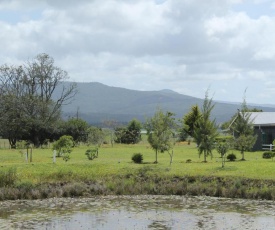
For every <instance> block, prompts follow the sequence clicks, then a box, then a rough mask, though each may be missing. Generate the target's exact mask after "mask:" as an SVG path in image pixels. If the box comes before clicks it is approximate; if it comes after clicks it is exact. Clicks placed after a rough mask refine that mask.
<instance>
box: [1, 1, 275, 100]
mask: <svg viewBox="0 0 275 230" xmlns="http://www.w3.org/2000/svg"><path fill="white" fill-rule="evenodd" d="M40 53H47V54H49V55H50V56H51V57H53V58H54V60H55V64H56V65H57V66H58V67H60V68H62V69H63V70H66V71H67V72H68V74H69V76H70V81H75V82H100V83H103V84H106V85H109V86H115V87H122V88H127V89H135V90H146V91H147V90H149V91H151V90H162V89H170V90H173V91H176V92H178V93H181V94H185V95H189V96H194V97H198V98H204V96H205V93H206V91H207V90H208V94H209V95H210V96H211V97H212V98H213V100H219V101H228V102H242V101H243V99H244V98H245V99H246V102H247V103H258V104H275V102H274V98H275V0H222V1H221V0H207V1H206V0H104V1H102V0H78V1H73V0H58V1H57V0H39V1H37V0H24V1H23V0H0V65H3V64H8V65H20V64H23V63H24V62H26V61H27V60H31V59H32V58H34V57H35V56H36V55H38V54H40Z"/></svg>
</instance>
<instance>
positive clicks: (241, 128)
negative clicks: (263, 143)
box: [232, 99, 257, 160]
mask: <svg viewBox="0 0 275 230" xmlns="http://www.w3.org/2000/svg"><path fill="white" fill-rule="evenodd" d="M250 116H251V113H250V112H248V108H247V106H246V102H245V99H244V101H243V103H242V108H241V111H240V112H239V113H238V115H237V117H236V120H235V121H234V123H233V125H232V126H233V127H232V128H233V131H234V138H235V141H234V147H235V149H237V150H239V151H240V152H241V154H242V159H241V160H245V158H244V152H245V151H249V150H251V149H252V148H253V146H254V144H255V142H256V139H257V135H253V134H254V126H253V120H252V119H250Z"/></svg>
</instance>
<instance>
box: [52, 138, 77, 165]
mask: <svg viewBox="0 0 275 230" xmlns="http://www.w3.org/2000/svg"><path fill="white" fill-rule="evenodd" d="M73 146H74V141H73V137H72V136H66V135H64V136H62V137H60V138H59V140H57V141H56V142H54V143H53V150H56V151H57V157H61V156H63V160H64V161H68V160H69V159H70V153H71V152H72V148H73Z"/></svg>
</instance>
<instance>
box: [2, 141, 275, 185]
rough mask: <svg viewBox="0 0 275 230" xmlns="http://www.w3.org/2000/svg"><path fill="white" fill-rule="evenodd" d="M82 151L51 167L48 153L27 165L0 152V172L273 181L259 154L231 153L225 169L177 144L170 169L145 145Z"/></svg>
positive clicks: (50, 177)
mask: <svg viewBox="0 0 275 230" xmlns="http://www.w3.org/2000/svg"><path fill="white" fill-rule="evenodd" d="M86 149H88V147H87V146H80V147H77V148H74V149H73V152H72V153H71V159H70V160H69V161H68V162H65V161H63V159H62V158H57V160H56V163H55V164H53V159H52V155H53V154H52V150H51V149H33V153H32V162H31V163H30V162H29V163H26V160H25V156H24V153H23V154H22V153H20V151H19V150H11V149H0V167H1V168H0V170H5V169H7V168H10V167H15V168H16V169H17V173H18V176H19V178H20V180H21V181H23V182H24V181H31V182H35V183H39V182H54V181H58V180H62V177H63V176H64V174H65V175H67V178H71V179H74V180H93V179H97V180H98V179H100V177H106V176H111V175H126V174H129V173H134V172H135V171H136V170H140V168H144V167H147V168H148V167H150V169H151V171H152V172H153V173H157V174H159V175H162V176H165V175H167V176H171V175H173V176H185V175H191V176H193V175H194V176H197V175H204V176H227V177H244V178H252V179H274V177H275V161H274V162H273V161H272V160H271V159H263V158H262V152H246V153H245V158H246V161H239V159H240V158H241V154H240V153H239V152H237V151H233V152H234V153H235V154H236V156H237V161H235V162H226V164H225V168H221V159H220V158H219V154H218V153H217V152H216V151H214V152H213V159H211V158H210V157H208V159H207V160H208V162H207V163H202V160H203V158H202V156H201V158H199V156H198V152H197V149H196V146H195V144H191V145H187V144H186V143H180V144H177V145H176V146H175V148H174V159H173V163H172V165H171V167H170V165H169V155H168V153H160V154H159V155H158V162H159V163H158V164H153V162H154V160H155V153H154V151H153V150H152V149H151V148H150V146H149V145H148V143H146V142H145V141H143V142H142V143H140V144H137V145H120V144H115V145H114V146H113V147H111V146H109V145H106V146H103V147H101V148H100V149H99V158H96V159H94V160H92V161H90V160H88V159H87V157H86V155H85V151H86ZM25 151H26V150H23V152H25ZM231 152H232V151H230V153H231ZM134 153H142V154H143V158H144V163H143V164H134V163H132V162H131V157H132V155H133V154H134ZM187 159H191V160H192V162H191V163H186V160H187Z"/></svg>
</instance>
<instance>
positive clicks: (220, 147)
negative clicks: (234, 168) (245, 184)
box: [216, 141, 230, 168]
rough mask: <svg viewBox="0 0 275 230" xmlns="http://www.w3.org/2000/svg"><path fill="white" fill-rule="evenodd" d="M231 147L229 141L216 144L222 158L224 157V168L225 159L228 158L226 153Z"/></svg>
mask: <svg viewBox="0 0 275 230" xmlns="http://www.w3.org/2000/svg"><path fill="white" fill-rule="evenodd" d="M229 148H230V144H229V142H227V141H224V142H218V143H217V144H216V149H217V151H218V153H219V154H221V158H222V168H224V165H225V159H226V153H227V152H228V150H229Z"/></svg>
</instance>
